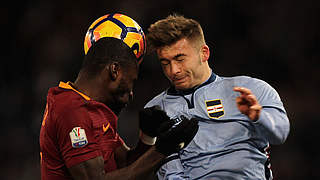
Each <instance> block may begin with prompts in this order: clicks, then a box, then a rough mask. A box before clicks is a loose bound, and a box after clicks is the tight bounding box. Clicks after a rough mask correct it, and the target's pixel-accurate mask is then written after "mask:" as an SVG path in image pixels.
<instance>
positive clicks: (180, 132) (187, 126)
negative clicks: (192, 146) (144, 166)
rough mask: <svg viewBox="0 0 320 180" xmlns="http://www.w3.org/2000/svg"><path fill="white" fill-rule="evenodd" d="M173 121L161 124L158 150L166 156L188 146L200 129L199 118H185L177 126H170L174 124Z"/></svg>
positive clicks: (157, 144)
mask: <svg viewBox="0 0 320 180" xmlns="http://www.w3.org/2000/svg"><path fill="white" fill-rule="evenodd" d="M172 123H174V122H173V121H168V122H165V123H163V124H162V125H161V126H160V128H159V136H158V139H157V141H156V149H157V151H158V152H160V153H162V154H164V155H166V156H169V155H171V154H173V153H176V152H179V151H180V150H181V149H183V148H184V147H186V146H187V145H188V144H189V143H190V142H191V140H192V139H193V138H194V136H195V135H196V134H197V132H198V129H199V125H198V120H197V119H195V118H192V119H190V120H188V119H187V118H183V119H182V121H181V122H180V123H179V124H178V125H177V126H176V127H173V128H170V127H172V125H173V124H172Z"/></svg>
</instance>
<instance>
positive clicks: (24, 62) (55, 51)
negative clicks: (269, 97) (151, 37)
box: [0, 0, 320, 180]
mask: <svg viewBox="0 0 320 180" xmlns="http://www.w3.org/2000/svg"><path fill="white" fill-rule="evenodd" d="M319 8H320V1H318V0H304V1H298V0H268V1H266V0H265V1H257V0H252V1H246V0H211V1H209V0H195V1H188V0H184V1H183V0H179V1H174V0H162V1H146V0H141V1H107V0H105V1H93V0H91V1H89V0H78V1H68V0H54V1H53V0H47V1H45V0H43V1H41V0H35V1H30V0H29V1H7V2H6V3H4V4H2V7H1V12H0V13H1V14H0V15H1V27H2V28H1V32H2V33H1V34H2V35H1V44H2V46H1V47H2V48H1V49H2V51H1V75H2V76H1V83H0V92H1V93H0V98H1V101H2V102H3V103H2V105H1V108H0V110H1V112H0V117H1V126H0V137H1V140H0V145H1V146H0V154H1V155H0V156H1V160H0V162H1V163H0V179H2V180H16V179H19V180H31V179H32V180H38V179H40V178H39V177H40V171H39V140H38V139H39V131H40V124H41V120H42V114H43V111H44V107H45V101H46V94H47V91H48V88H50V87H53V86H57V85H58V83H59V81H68V80H70V81H74V80H75V78H76V76H77V73H78V70H79V68H80V65H81V62H82V58H83V54H84V53H83V39H84V35H85V33H86V30H87V28H88V27H89V25H90V24H91V23H92V22H93V21H94V20H95V19H97V18H98V17H100V16H102V15H105V14H107V13H111V12H119V13H123V14H126V15H128V16H130V17H132V18H133V19H135V20H136V21H137V22H138V23H139V24H140V25H141V26H142V28H143V29H144V31H145V33H147V28H148V27H149V25H150V24H151V23H154V22H155V21H156V20H158V19H160V18H165V17H166V16H168V15H169V14H170V13H173V12H176V13H180V14H182V15H185V16H186V17H188V18H193V19H195V20H197V21H199V22H200V23H201V25H202V27H203V30H204V32H205V37H206V41H207V43H208V45H209V46H210V47H211V58H210V64H211V67H212V68H213V71H214V72H215V73H217V74H218V75H220V76H235V75H249V76H253V77H257V78H260V79H263V80H265V81H267V82H268V83H269V84H271V85H272V86H273V87H274V88H275V89H276V90H277V91H278V92H279V94H280V96H281V98H282V101H283V102H284V104H285V108H286V110H287V112H288V116H289V118H290V123H291V131H290V134H289V137H288V139H287V141H286V142H285V144H283V145H280V146H273V148H272V150H271V156H272V157H271V158H272V160H271V162H272V169H273V172H274V176H275V177H276V178H275V179H278V180H279V179H280V180H286V179H288V180H298V179H317V178H319V177H320V175H319V173H320V172H319V170H320V167H319V161H320V158H319V157H320V156H319V150H318V146H316V145H317V144H318V143H319V138H318V137H319V124H320V123H319V115H318V112H319V110H318V109H319V100H320V98H319V85H318V84H319V83H320V81H319V80H320V74H319V65H320V63H319V60H320V22H319V19H320V9H319ZM139 76H140V79H139V80H138V82H137V83H136V87H135V99H134V102H133V103H132V104H131V105H130V106H129V107H128V108H127V109H126V110H124V111H123V113H122V114H121V116H120V121H119V132H120V134H121V136H122V137H123V138H124V139H125V140H126V142H127V143H128V144H129V145H134V144H135V143H136V142H137V136H138V127H137V122H138V121H137V112H138V110H139V109H141V108H142V107H143V106H144V104H145V103H146V102H147V101H149V100H150V99H151V98H152V97H153V96H155V95H156V94H158V93H160V92H161V91H162V90H163V89H164V88H166V87H167V86H168V82H167V80H166V79H165V78H164V76H163V74H162V72H161V69H160V64H159V63H158V62H157V60H156V57H155V56H154V55H149V56H146V57H145V59H144V61H143V63H142V65H141V71H140V75H139Z"/></svg>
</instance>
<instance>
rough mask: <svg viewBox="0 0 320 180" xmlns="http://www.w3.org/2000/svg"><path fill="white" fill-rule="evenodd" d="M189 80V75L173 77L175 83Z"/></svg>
mask: <svg viewBox="0 0 320 180" xmlns="http://www.w3.org/2000/svg"><path fill="white" fill-rule="evenodd" d="M186 80H187V76H182V77H174V78H173V79H172V82H173V84H175V85H177V84H181V83H184V82H185V81H186Z"/></svg>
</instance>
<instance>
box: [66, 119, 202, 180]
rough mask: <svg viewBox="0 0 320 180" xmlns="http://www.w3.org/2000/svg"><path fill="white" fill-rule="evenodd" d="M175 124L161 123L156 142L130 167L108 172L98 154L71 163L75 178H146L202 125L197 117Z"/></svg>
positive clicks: (189, 140)
mask: <svg viewBox="0 0 320 180" xmlns="http://www.w3.org/2000/svg"><path fill="white" fill-rule="evenodd" d="M172 125H173V124H172V122H171V121H168V122H164V123H162V124H161V125H160V126H159V129H158V131H157V132H158V140H157V141H156V143H155V145H154V146H152V147H151V148H150V149H149V150H148V151H147V152H146V153H144V154H143V155H142V156H140V157H139V158H138V159H137V160H136V161H135V162H133V163H132V164H131V165H129V166H127V167H124V168H121V169H119V170H115V171H113V172H110V173H105V171H104V164H103V159H102V157H101V156H99V157H96V158H93V159H91V160H88V161H85V162H82V163H80V164H77V165H75V166H72V167H70V168H69V171H70V173H71V175H72V176H73V177H74V178H75V179H76V180H89V179H98V180H102V179H104V180H106V179H108V180H112V179H123V180H130V179H143V178H144V177H146V176H147V175H149V174H153V172H154V171H155V170H156V169H157V168H158V167H159V165H160V164H161V163H162V161H163V160H164V159H165V158H166V157H167V156H169V155H171V154H173V153H176V152H178V151H180V150H181V149H182V148H183V147H185V146H187V145H188V144H189V143H190V142H191V140H192V139H193V137H194V136H195V135H196V133H197V131H198V128H199V126H198V121H197V120H195V119H191V120H187V119H186V120H183V121H182V122H181V123H180V124H178V125H177V126H175V127H173V128H172Z"/></svg>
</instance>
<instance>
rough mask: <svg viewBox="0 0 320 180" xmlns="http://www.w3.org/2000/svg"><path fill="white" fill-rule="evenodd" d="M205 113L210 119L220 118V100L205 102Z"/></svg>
mask: <svg viewBox="0 0 320 180" xmlns="http://www.w3.org/2000/svg"><path fill="white" fill-rule="evenodd" d="M206 107H207V112H208V115H209V117H210V118H220V117H221V116H223V115H224V110H223V105H222V103H221V100H220V99H215V100H209V101H206Z"/></svg>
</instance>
